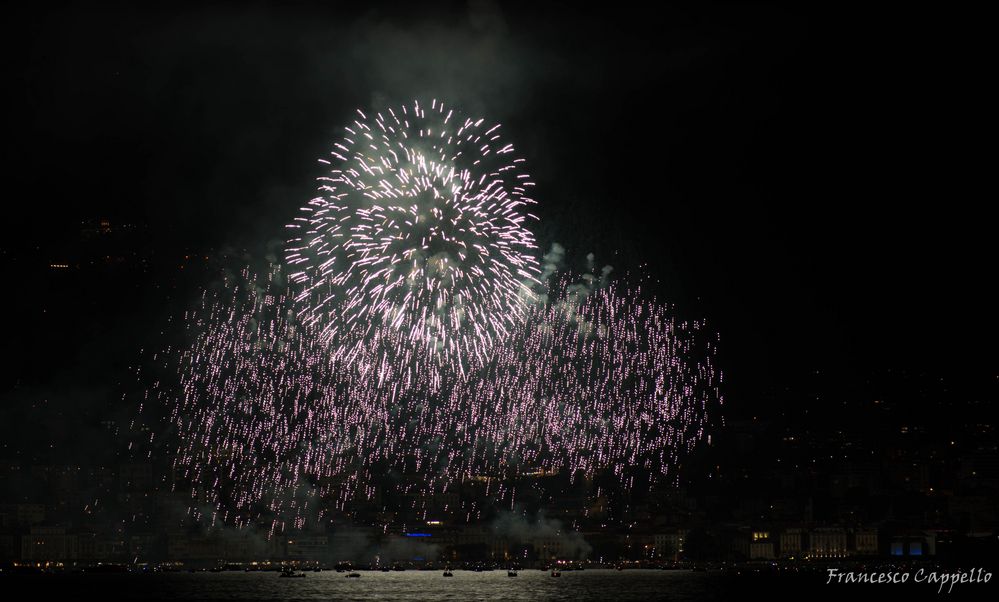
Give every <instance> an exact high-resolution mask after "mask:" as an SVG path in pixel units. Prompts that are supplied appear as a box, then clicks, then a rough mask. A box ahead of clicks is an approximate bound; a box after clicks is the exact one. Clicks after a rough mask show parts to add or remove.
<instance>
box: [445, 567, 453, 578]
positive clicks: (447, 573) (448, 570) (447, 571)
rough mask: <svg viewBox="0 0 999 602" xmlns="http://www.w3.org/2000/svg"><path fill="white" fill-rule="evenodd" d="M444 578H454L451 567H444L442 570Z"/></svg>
mask: <svg viewBox="0 0 999 602" xmlns="http://www.w3.org/2000/svg"><path fill="white" fill-rule="evenodd" d="M444 576H445V577H454V573H452V572H451V567H446V568H445V569H444Z"/></svg>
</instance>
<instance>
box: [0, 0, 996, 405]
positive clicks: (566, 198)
mask: <svg viewBox="0 0 999 602" xmlns="http://www.w3.org/2000/svg"><path fill="white" fill-rule="evenodd" d="M357 4H362V5H363V3H357ZM580 6H581V5H579V4H578V3H577V4H566V5H556V6H548V7H545V8H538V7H528V6H523V7H515V6H507V5H503V6H502V7H499V6H498V4H493V3H488V2H472V3H470V4H464V3H461V4H455V5H445V6H443V7H437V8H428V6H427V5H425V4H424V3H412V6H407V7H404V8H403V7H400V8H388V7H385V8H376V9H368V8H365V7H363V6H360V7H359V6H353V7H350V6H334V5H332V4H330V5H329V6H325V7H322V8H316V7H312V6H306V5H299V6H298V7H297V8H275V7H270V8H268V7H266V6H264V5H257V6H255V7H253V8H236V7H235V6H225V7H218V8H206V9H200V10H196V11H182V10H166V9H158V10H154V11H151V12H137V11H135V10H134V9H133V8H112V7H105V8H102V9H91V8H83V7H82V6H81V7H78V8H68V9H59V10H51V11H46V12H42V11H40V10H39V11H38V12H27V13H25V12H15V13H13V14H8V15H6V17H5V19H4V21H5V25H4V26H3V27H4V30H5V31H4V36H3V37H4V41H3V45H4V50H3V61H4V62H5V63H6V67H5V69H4V75H5V77H4V79H5V90H6V93H5V97H6V99H7V101H8V103H9V104H8V108H7V109H6V110H5V111H4V120H5V128H4V130H5V133H6V136H5V139H6V143H5V144H4V149H5V151H4V153H5V156H4V161H3V163H4V171H5V173H6V176H5V189H6V194H5V199H6V200H5V209H4V212H5V217H6V220H5V222H6V228H5V237H4V240H3V243H2V251H3V254H4V256H5V258H6V263H8V265H12V266H14V267H13V268H12V271H11V272H10V277H9V278H8V280H7V282H6V285H5V287H4V288H5V294H4V303H5V304H8V303H9V304H10V306H9V307H7V308H5V310H4V314H5V316H6V318H7V320H6V321H7V323H8V324H7V329H8V335H7V336H6V337H4V341H3V346H4V354H5V356H7V357H10V358H12V359H11V360H10V361H9V362H8V363H7V365H6V367H5V372H6V373H7V375H6V376H5V381H6V382H5V387H4V391H3V392H4V395H5V396H10V397H9V398H8V401H9V400H10V399H14V400H15V402H16V403H20V402H23V401H24V400H25V399H35V398H36V397H46V396H52V398H53V399H57V398H58V399H64V400H72V399H73V395H72V394H70V393H67V391H71V390H72V388H73V387H77V386H79V387H83V388H87V390H89V391H91V392H94V391H98V392H100V394H102V395H106V396H108V397H110V398H112V399H115V398H120V395H118V394H117V393H116V386H117V384H116V383H117V382H119V381H120V380H123V379H125V377H124V376H123V374H124V373H125V371H126V370H127V366H128V365H129V364H130V363H133V362H134V358H135V357H136V355H135V353H136V348H137V347H139V346H141V345H142V344H143V341H145V340H147V339H149V338H150V337H151V336H152V335H153V334H154V333H155V331H156V330H157V329H159V328H161V326H162V323H161V322H158V321H157V320H162V319H163V317H164V315H165V314H169V313H170V312H172V311H174V306H170V307H169V308H168V307H167V306H166V305H164V303H161V302H160V300H161V296H160V292H158V291H159V290H160V289H157V288H156V284H157V283H161V282H162V280H161V279H162V274H161V273H159V272H155V271H153V272H150V273H147V274H145V275H143V276H136V275H132V276H129V277H128V278H127V279H125V280H124V281H122V280H120V279H117V278H104V279H103V280H100V282H98V283H89V284H88V283H82V284H80V285H79V286H78V287H76V288H75V289H74V290H72V291H67V290H66V287H64V286H53V285H52V284H51V283H50V282H49V281H48V280H47V279H49V278H51V277H52V276H51V274H49V273H48V271H46V270H45V269H40V266H44V264H45V261H47V260H48V259H46V258H49V257H55V256H56V255H57V254H59V253H64V252H68V251H67V249H69V250H71V249H72V247H73V245H74V244H76V241H77V239H78V231H79V227H80V222H81V220H86V219H93V218H97V217H107V218H109V219H110V220H111V221H112V222H113V223H130V224H139V225H140V226H141V232H142V234H141V240H142V244H143V245H145V247H146V248H151V249H155V252H156V253H158V254H160V255H169V254H171V253H173V254H176V255H177V256H180V255H183V254H184V253H185V252H187V250H189V249H193V250H196V251H197V252H198V253H205V254H209V253H212V254H215V253H221V252H223V251H225V250H227V249H237V250H238V249H245V250H246V252H247V253H249V254H250V255H252V256H255V257H260V256H263V255H265V254H266V253H268V252H274V250H275V249H276V248H279V247H280V245H279V241H280V240H281V239H282V237H283V235H284V231H283V225H284V224H285V223H286V222H288V221H289V220H290V219H291V218H292V217H293V216H294V215H295V214H296V212H297V210H298V207H300V206H301V205H302V204H303V203H304V201H307V200H308V199H309V198H311V196H312V194H313V190H314V178H315V177H316V176H317V175H319V174H320V173H321V166H320V165H319V164H318V163H317V162H316V161H315V159H316V158H318V157H321V156H324V155H325V153H326V152H327V150H328V148H329V147H330V145H331V143H332V140H333V139H334V137H335V136H336V135H337V133H338V131H339V128H340V127H341V126H342V125H343V124H345V123H346V122H347V121H348V120H349V119H350V118H351V114H352V112H353V110H354V109H355V108H365V107H367V106H369V105H370V104H372V102H382V101H392V102H395V103H402V102H408V101H409V100H410V99H412V98H414V97H419V98H425V99H430V98H444V99H447V100H448V102H449V103H450V104H452V105H458V106H460V107H462V108H464V109H465V110H466V111H468V112H471V113H477V114H481V115H482V116H485V117H487V118H489V119H495V120H499V121H501V122H502V123H503V124H504V128H505V132H506V136H507V137H508V138H509V139H510V140H512V141H513V142H514V143H515V144H516V146H517V147H518V149H519V151H520V153H521V154H522V156H524V157H526V158H527V159H528V166H529V167H528V169H529V171H530V173H531V174H532V175H533V176H534V177H535V180H536V181H537V182H538V186H537V192H536V196H537V198H538V199H539V206H538V213H539V214H540V216H541V218H542V221H541V225H540V226H539V227H538V228H537V229H536V233H537V235H538V238H539V241H540V242H541V244H542V245H543V246H544V247H547V246H548V245H550V244H551V243H553V242H558V243H560V244H562V245H563V246H564V247H566V249H567V252H568V258H569V263H570V264H572V265H577V266H581V265H582V264H583V263H584V261H585V256H586V254H587V253H590V252H593V253H594V254H595V255H596V261H597V263H598V264H601V265H602V264H610V265H612V266H614V268H615V273H616V274H618V275H623V274H625V273H629V272H630V273H635V274H637V273H644V274H648V275H650V276H652V277H653V278H656V279H658V281H659V282H658V284H657V285H656V292H657V294H658V295H659V296H660V298H662V299H664V300H667V301H669V302H672V303H675V304H676V305H677V306H678V309H677V311H678V312H680V313H681V314H682V315H684V316H687V317H691V318H706V319H707V320H708V322H709V324H711V325H712V327H713V328H714V329H716V330H717V331H718V332H719V333H720V336H721V367H722V369H723V370H724V373H725V377H726V390H725V392H726V398H727V401H728V403H729V405H730V407H731V408H732V410H731V411H733V412H735V413H739V412H745V411H756V408H758V407H761V406H759V405H758V404H765V403H766V402H765V401H763V400H765V399H766V395H767V392H768V391H770V390H773V389H775V388H781V387H783V386H784V385H785V384H788V383H791V384H793V383H795V382H798V381H799V380H800V379H801V378H803V376H802V375H804V374H807V373H808V372H810V371H814V370H824V371H832V372H833V373H835V374H839V375H841V378H842V380H843V382H845V383H847V384H848V385H849V384H851V383H853V384H856V385H857V386H860V383H862V382H863V380H864V378H866V375H867V374H869V373H870V372H871V371H877V370H883V369H887V368H898V367H905V368H910V369H917V370H923V371H927V372H929V373H931V374H936V373H939V374H940V375H946V376H948V377H956V378H959V379H962V378H967V379H971V380H974V379H985V380H988V379H994V378H995V363H994V361H993V356H992V355H991V354H989V353H987V352H986V350H988V349H990V348H991V347H992V341H993V340H994V338H995V332H996V329H995V326H996V322H995V318H994V307H995V305H996V299H995V296H994V295H993V294H992V292H991V287H992V283H993V281H994V279H995V268H994V265H995V243H994V237H993V231H994V227H995V220H994V218H992V217H987V213H988V205H990V204H991V203H992V202H993V201H991V200H989V199H990V198H991V197H992V196H994V195H992V194H990V193H988V192H987V190H989V189H990V188H991V187H988V188H984V189H979V186H977V185H975V184H974V181H975V180H976V179H977V178H978V177H980V176H979V175H978V174H979V173H980V172H982V171H984V168H985V156H986V155H984V154H982V155H977V153H978V152H983V151H982V148H983V147H984V148H988V147H989V146H991V141H990V137H988V136H987V135H986V134H985V133H984V130H983V125H982V123H980V120H979V118H978V117H977V116H976V115H975V113H976V109H978V108H980V106H981V105H982V104H983V103H984V99H983V96H982V90H983V88H984V86H985V85H986V82H985V81H984V80H987V79H988V78H987V77H984V75H985V74H986V73H987V71H981V70H979V69H978V67H977V66H976V65H975V61H976V60H978V58H979V57H981V56H982V55H983V54H984V49H983V47H984V44H983V43H980V42H976V40H981V39H983V38H981V37H977V36H975V35H972V34H971V33H969V34H968V35H963V34H962V32H961V31H958V30H955V29H954V27H952V23H951V22H950V21H951V17H949V16H944V15H937V14H932V13H919V14H913V13H889V12H887V11H884V12H878V13H871V12H866V11H860V10H859V9H856V10H852V11H850V12H844V11H843V9H842V7H841V6H840V5H836V4H834V5H830V6H828V7H826V8H816V7H812V5H811V4H809V8H803V7H795V6H791V7H786V6H785V7H781V6H779V5H778V6H775V5H755V4H752V5H751V4H736V5H714V6H712V7H703V6H699V7H697V8H683V7H674V8H657V9H656V12H654V13H653V12H644V11H646V10H649V9H646V8H641V9H639V8H625V7H623V6H622V5H618V4H613V3H612V4H609V5H606V6H604V7H602V8H600V9H592V11H591V12H580V11H581V10H582V9H581V8H580ZM35 10H37V9H35ZM803 11H805V12H803ZM979 138H982V139H979ZM980 144H981V145H982V146H981V147H979V145H980ZM976 147H978V150H975V148H976ZM211 277H212V276H211V275H210V274H208V273H206V274H205V276H204V278H205V280H206V281H207V280H208V279H210V278H211ZM196 284H197V283H195V284H193V285H191V286H192V288H193V289H194V290H196V289H197V286H196ZM191 294H192V295H194V293H191ZM54 296H57V297H58V298H53V297H54ZM182 304H183V300H182V301H181V305H182ZM17 400H20V401H17ZM57 403H58V402H57ZM65 403H76V402H75V401H66V402H65ZM763 407H765V406H763ZM6 411H7V412H14V410H13V409H11V406H10V405H9V404H8V409H7V410H6ZM12 415H13V414H8V416H12Z"/></svg>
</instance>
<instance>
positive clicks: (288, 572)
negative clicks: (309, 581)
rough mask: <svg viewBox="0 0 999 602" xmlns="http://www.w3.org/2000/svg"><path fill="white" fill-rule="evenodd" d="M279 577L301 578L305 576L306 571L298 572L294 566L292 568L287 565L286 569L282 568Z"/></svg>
mask: <svg viewBox="0 0 999 602" xmlns="http://www.w3.org/2000/svg"><path fill="white" fill-rule="evenodd" d="M278 577H289V578H299V579H300V578H302V577H305V573H296V572H295V569H293V568H291V567H290V566H289V567H285V568H284V569H282V570H281V574H280V575H278Z"/></svg>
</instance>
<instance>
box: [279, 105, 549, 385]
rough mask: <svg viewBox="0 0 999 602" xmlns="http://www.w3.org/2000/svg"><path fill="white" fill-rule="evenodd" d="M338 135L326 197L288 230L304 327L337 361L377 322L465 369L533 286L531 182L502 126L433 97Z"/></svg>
mask: <svg viewBox="0 0 999 602" xmlns="http://www.w3.org/2000/svg"><path fill="white" fill-rule="evenodd" d="M357 113H358V116H359V118H358V119H355V120H354V122H353V123H352V124H351V125H350V126H348V127H346V128H344V129H345V135H344V137H343V138H342V139H341V140H339V141H337V142H336V143H335V145H334V149H333V150H332V152H331V156H332V158H333V159H335V163H334V162H331V161H328V160H326V159H322V161H323V163H326V164H328V165H330V171H329V173H328V175H324V176H323V177H321V178H320V179H319V181H320V192H321V196H318V197H316V198H314V199H312V200H311V201H310V202H309V204H308V205H306V206H305V207H303V208H302V212H303V215H302V216H300V217H298V218H296V219H295V221H294V222H293V223H292V224H290V225H289V226H288V228H289V229H290V230H291V233H292V236H291V238H290V239H289V241H288V251H287V256H286V260H287V264H288V266H289V267H290V268H291V270H292V271H291V273H290V279H291V280H292V282H294V283H295V284H297V285H298V286H299V290H298V293H297V296H296V297H295V300H296V302H297V303H298V304H299V307H298V312H299V315H300V319H301V320H302V321H303V322H304V323H305V324H308V325H315V326H317V327H318V329H319V332H320V334H321V335H322V336H323V337H324V338H325V339H326V340H327V341H328V342H330V343H331V345H330V346H331V349H333V350H334V352H335V353H343V354H350V353H356V352H357V346H358V345H363V344H364V342H365V341H367V340H368V339H369V337H370V336H371V333H372V331H373V330H374V329H377V328H379V327H382V326H390V327H391V328H393V329H395V330H398V331H400V332H403V333H405V337H402V338H401V340H402V341H404V342H406V343H409V344H415V345H416V346H417V347H422V348H424V349H425V350H427V351H429V352H431V353H433V354H437V355H438V356H439V357H440V359H442V360H443V361H447V362H450V363H454V364H455V365H457V366H458V367H459V370H464V369H465V367H466V366H467V365H468V364H469V363H470V362H474V361H481V360H482V359H483V358H484V357H485V356H486V355H487V354H488V352H489V349H490V348H491V347H492V345H493V344H494V343H495V342H496V341H497V340H498V339H501V338H503V337H505V336H506V335H507V334H509V332H510V331H511V330H512V329H513V328H515V327H516V326H517V323H518V321H519V320H521V319H522V318H523V316H524V314H525V312H526V310H527V306H528V305H529V303H530V302H531V300H532V298H533V290H532V289H533V287H534V286H535V285H538V284H540V283H539V281H538V275H539V273H540V270H539V268H538V262H537V259H536V257H535V250H536V245H535V242H534V235H533V234H532V233H531V231H530V230H528V229H527V228H526V227H525V222H526V221H527V220H528V219H529V218H533V219H536V218H535V217H534V216H533V215H531V214H529V213H526V209H527V208H528V206H529V205H531V204H533V203H534V202H535V201H534V199H532V198H531V197H530V196H529V194H528V191H529V190H530V187H532V186H533V185H534V184H533V182H531V181H530V176H529V175H527V174H526V173H523V172H522V171H521V170H520V167H521V164H522V163H523V159H520V158H517V157H516V155H515V153H514V148H513V145H512V144H510V143H508V142H504V141H503V140H502V138H501V135H500V126H499V125H498V124H488V123H486V122H485V121H484V120H483V119H474V120H473V119H472V118H468V117H461V116H459V115H456V114H455V112H454V111H453V110H452V109H449V108H446V107H445V106H444V103H442V102H438V101H437V100H436V99H435V100H433V101H431V103H430V105H429V106H421V105H420V103H419V102H414V103H413V104H412V105H408V106H407V105H403V106H401V107H398V108H395V109H393V108H390V109H388V110H387V111H385V112H384V113H383V112H378V113H375V114H373V115H372V116H370V117H369V116H367V115H365V114H364V113H363V112H361V111H360V110H358V111H357Z"/></svg>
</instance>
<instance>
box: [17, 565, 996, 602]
mask: <svg viewBox="0 0 999 602" xmlns="http://www.w3.org/2000/svg"><path fill="white" fill-rule="evenodd" d="M973 590H974V591H973V592H972V591H968V592H965V593H974V594H976V595H977V596H980V595H982V594H985V593H986V592H987V591H994V588H992V587H989V588H988V589H987V590H983V589H979V588H977V587H976V588H973ZM0 592H3V594H4V595H3V597H4V598H5V599H8V600H32V599H36V600H76V599H78V600H81V601H82V600H124V599H142V600H177V599H180V600H289V601H293V600H302V601H305V600H456V601H458V600H460V601H466V600H542V601H547V600H551V601H561V600H566V601H568V600H608V601H618V600H620V601H627V600H641V601H643V602H648V601H651V600H669V601H673V602H686V601H695V600H696V601H713V600H718V601H721V600H726V601H727V600H747V599H753V598H757V597H762V598H763V599H790V598H795V599H807V600H809V601H812V600H825V599H829V600H833V599H835V600H838V601H842V600H849V599H851V598H854V597H855V596H857V595H859V596H860V597H861V599H866V598H867V596H870V595H875V596H877V597H878V598H881V599H889V598H894V597H896V596H898V595H902V596H904V598H905V599H906V600H912V599H923V598H924V597H925V598H926V599H930V598H933V597H935V596H936V592H935V590H933V589H931V588H918V589H917V588H912V587H906V588H902V589H897V588H893V587H890V586H873V585H866V586H855V585H854V586H839V587H837V586H835V585H827V584H826V583H825V578H824V576H823V575H822V574H821V573H809V574H800V575H779V576H773V575H767V576H747V575H741V576H739V575H734V574H728V573H722V572H708V573H695V572H691V571H659V570H626V571H614V570H597V569H590V570H585V571H571V572H570V571H567V572H564V573H562V576H561V577H558V578H556V577H551V576H550V575H549V574H548V573H547V572H543V571H538V570H524V571H520V574H519V576H517V577H507V575H506V571H491V572H483V573H475V572H469V571H455V572H454V577H451V578H445V577H443V576H442V575H441V572H440V571H405V572H390V573H382V572H374V571H372V572H361V577H360V578H358V579H347V578H346V577H345V574H344V573H337V572H335V571H326V572H322V573H307V577H305V578H304V579H283V578H280V577H278V574H277V573H273V572H259V573H242V572H227V573H154V574H71V573H70V574H54V575H9V574H7V575H3V576H2V577H0ZM955 593H957V592H955ZM11 594H13V595H14V596H16V597H8V596H9V595H11ZM913 594H915V595H913ZM884 596H887V597H884Z"/></svg>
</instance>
